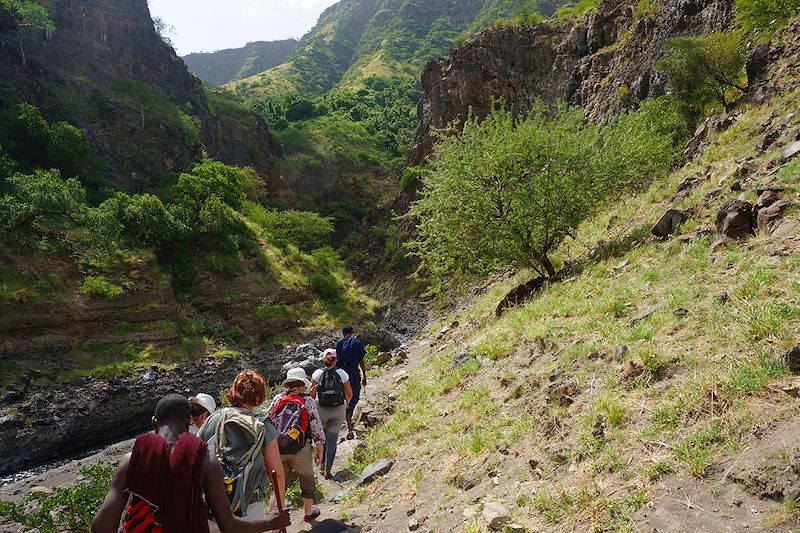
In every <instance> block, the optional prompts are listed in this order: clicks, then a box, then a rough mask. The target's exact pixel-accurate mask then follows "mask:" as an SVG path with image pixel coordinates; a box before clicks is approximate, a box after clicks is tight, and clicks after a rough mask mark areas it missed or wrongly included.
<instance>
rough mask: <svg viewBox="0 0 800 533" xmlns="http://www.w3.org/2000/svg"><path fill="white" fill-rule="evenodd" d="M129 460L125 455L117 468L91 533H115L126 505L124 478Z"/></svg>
mask: <svg viewBox="0 0 800 533" xmlns="http://www.w3.org/2000/svg"><path fill="white" fill-rule="evenodd" d="M130 460H131V454H129V453H128V454H125V457H123V459H122V462H121V463H120V464H119V466H118V467H117V473H116V474H115V475H114V481H113V482H112V483H111V490H110V491H108V494H106V499H105V501H103V505H102V507H100V510H99V511H98V512H97V516H95V517H94V521H92V533H117V530H118V529H119V522H120V520H121V519H122V513H123V511H125V505H126V504H127V503H128V495H127V494H125V478H126V477H127V475H128V464H129V463H130Z"/></svg>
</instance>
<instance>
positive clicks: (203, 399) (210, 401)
mask: <svg viewBox="0 0 800 533" xmlns="http://www.w3.org/2000/svg"><path fill="white" fill-rule="evenodd" d="M189 401H190V402H194V403H196V404H197V405H200V406H201V407H203V409H205V410H206V411H208V414H210V415H213V414H214V411H216V410H217V402H215V401H214V397H213V396H211V395H210V394H206V393H205V392H201V393H198V394H197V396H192V397H191V398H189Z"/></svg>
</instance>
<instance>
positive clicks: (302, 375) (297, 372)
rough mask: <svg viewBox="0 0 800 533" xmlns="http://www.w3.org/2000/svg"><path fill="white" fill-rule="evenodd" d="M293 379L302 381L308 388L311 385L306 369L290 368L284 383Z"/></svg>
mask: <svg viewBox="0 0 800 533" xmlns="http://www.w3.org/2000/svg"><path fill="white" fill-rule="evenodd" d="M293 381H302V382H303V384H304V385H305V386H306V388H308V387H311V382H310V381H308V377H306V371H305V370H303V369H302V368H290V369H289V371H288V372H286V379H284V380H283V384H284V385H286V384H287V383H292V382H293Z"/></svg>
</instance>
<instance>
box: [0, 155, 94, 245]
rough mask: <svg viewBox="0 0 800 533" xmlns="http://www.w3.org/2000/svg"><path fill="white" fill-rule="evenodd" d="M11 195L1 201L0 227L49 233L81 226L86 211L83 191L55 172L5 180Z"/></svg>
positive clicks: (73, 182)
mask: <svg viewBox="0 0 800 533" xmlns="http://www.w3.org/2000/svg"><path fill="white" fill-rule="evenodd" d="M7 181H8V184H9V185H10V187H11V192H9V193H8V194H6V195H4V196H3V197H2V198H0V228H1V229H3V230H5V231H14V230H18V229H22V230H27V231H32V232H37V233H49V232H52V231H54V230H58V229H64V228H68V227H76V226H79V225H80V224H81V222H82V221H83V219H84V216H85V214H86V211H87V209H88V206H87V204H86V191H85V190H84V189H83V186H82V185H81V184H80V183H79V182H78V181H77V180H75V179H67V180H65V179H62V178H61V175H60V174H59V172H58V171H57V170H37V171H35V172H34V173H33V174H15V175H14V176H11V177H10V178H8V180H7Z"/></svg>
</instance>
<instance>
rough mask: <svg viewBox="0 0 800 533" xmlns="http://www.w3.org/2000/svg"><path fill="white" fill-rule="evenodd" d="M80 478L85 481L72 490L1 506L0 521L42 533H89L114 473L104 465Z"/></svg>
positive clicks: (84, 471)
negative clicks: (17, 524)
mask: <svg viewBox="0 0 800 533" xmlns="http://www.w3.org/2000/svg"><path fill="white" fill-rule="evenodd" d="M80 475H81V478H82V481H79V482H78V483H77V484H76V485H74V486H72V487H69V488H56V489H54V491H53V493H52V494H49V495H40V494H37V495H33V496H28V497H27V498H26V499H25V500H23V501H22V502H20V503H12V502H0V517H5V518H9V519H11V520H13V521H15V522H17V523H20V524H22V525H23V526H25V527H26V528H37V529H38V530H39V531H41V532H42V533H56V532H58V531H89V529H90V528H91V524H92V520H93V519H94V516H95V514H97V511H98V510H99V509H100V506H101V505H102V503H103V500H104V499H105V496H106V493H107V492H108V491H109V489H110V488H111V482H112V480H113V479H114V469H113V468H111V466H109V465H108V464H107V463H103V462H101V463H98V464H95V465H92V466H89V467H84V468H81V470H80ZM34 502H36V504H35V505H32V504H33V503H34Z"/></svg>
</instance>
